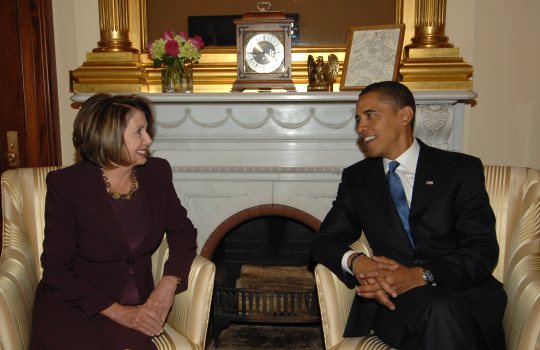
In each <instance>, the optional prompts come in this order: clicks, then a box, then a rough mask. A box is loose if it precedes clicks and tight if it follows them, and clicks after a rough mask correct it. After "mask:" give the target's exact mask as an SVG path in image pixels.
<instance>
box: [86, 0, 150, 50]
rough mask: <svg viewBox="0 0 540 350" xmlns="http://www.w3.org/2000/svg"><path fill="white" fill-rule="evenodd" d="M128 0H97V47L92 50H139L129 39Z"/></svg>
mask: <svg viewBox="0 0 540 350" xmlns="http://www.w3.org/2000/svg"><path fill="white" fill-rule="evenodd" d="M129 24H130V23H129V4H128V0H99V34H100V41H99V42H98V47H97V48H95V49H94V50H93V52H133V53H138V52H139V50H137V49H136V48H134V47H133V46H132V43H131V40H130V39H129Z"/></svg>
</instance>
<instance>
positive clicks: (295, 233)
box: [212, 216, 320, 347]
mask: <svg viewBox="0 0 540 350" xmlns="http://www.w3.org/2000/svg"><path fill="white" fill-rule="evenodd" d="M313 234H314V231H313V230H312V229H311V228H310V227H308V226H306V225H304V224H302V223H300V222H298V221H295V220H292V219H289V218H284V217H279V216H264V217H259V218H254V219H250V220H248V221H246V222H244V223H242V224H240V225H238V226H237V227H235V228H233V229H232V230H231V231H230V232H229V233H228V234H227V235H226V236H225V237H224V238H223V239H222V240H221V242H220V243H219V245H218V247H217V249H216V251H215V254H214V258H213V260H214V262H215V263H216V267H217V270H216V285H215V289H214V299H213V308H212V337H213V340H214V345H215V346H216V347H217V346H219V337H220V334H221V332H222V330H223V329H225V328H226V327H228V326H229V324H230V323H231V322H235V323H245V324H253V323H258V324H260V323H265V324H288V323H290V324H292V323H295V324H296V323H305V324H307V323H318V322H320V314H319V307H318V300H317V292H316V287H315V281H314V277H313V262H312V260H311V257H310V253H309V246H310V241H311V238H312V237H313Z"/></svg>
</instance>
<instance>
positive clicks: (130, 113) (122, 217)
mask: <svg viewBox="0 0 540 350" xmlns="http://www.w3.org/2000/svg"><path fill="white" fill-rule="evenodd" d="M153 121H154V116H153V108H152V106H151V104H150V102H149V101H148V100H146V99H145V98H142V97H139V96H135V95H115V96H112V95H108V94H96V95H94V96H92V97H91V98H89V99H88V100H87V101H86V102H85V103H84V104H83V106H82V107H81V109H80V111H79V113H78V114H77V117H76V119H75V123H74V131H73V144H74V145H75V148H76V149H77V151H78V152H79V154H80V156H81V158H82V160H81V161H80V162H78V163H77V164H75V165H72V166H69V167H66V168H63V169H61V170H57V171H53V172H51V173H49V174H48V176H47V198H46V206H45V240H44V242H43V254H42V256H41V262H42V266H43V278H42V280H41V282H40V283H39V286H38V288H37V291H36V299H35V303H34V311H33V330H32V339H31V347H32V349H33V350H40V349H55V350H58V349H92V350H96V349H111V350H112V349H114V350H117V349H127V348H129V349H132V350H134V349H155V345H154V344H153V343H152V341H151V339H152V337H154V336H158V335H160V334H161V333H162V332H163V325H164V323H165V319H166V317H167V314H168V312H169V310H170V308H171V306H172V303H173V299H174V295H175V293H179V292H181V291H183V290H185V289H186V288H187V280H188V275H189V271H190V268H191V264H192V262H193V259H194V258H195V254H196V230H195V228H194V227H193V224H192V223H191V221H190V220H189V219H188V217H187V214H186V210H185V209H184V207H183V206H182V205H181V203H180V200H179V199H178V196H177V194H176V191H175V189H174V186H173V182H172V171H171V167H170V165H169V163H168V162H167V161H166V160H163V159H159V158H153V157H150V152H149V147H150V145H151V144H152V138H151V136H150V131H151V128H152V124H153ZM165 233H166V235H167V241H168V244H169V249H170V251H169V258H168V260H167V262H166V263H165V267H164V274H163V276H162V277H161V280H160V281H159V283H158V284H157V285H155V286H154V282H153V281H154V279H153V276H152V265H151V255H152V253H153V252H154V251H155V250H156V249H157V248H158V246H159V245H160V243H161V241H162V240H163V236H164V234H165Z"/></svg>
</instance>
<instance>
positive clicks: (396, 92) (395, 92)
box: [358, 81, 416, 122]
mask: <svg viewBox="0 0 540 350" xmlns="http://www.w3.org/2000/svg"><path fill="white" fill-rule="evenodd" d="M371 92H376V93H377V94H379V98H380V99H381V100H382V101H384V102H385V103H387V104H388V105H390V106H392V107H394V108H395V109H396V110H399V109H401V108H403V107H411V108H412V110H413V122H414V116H415V115H416V102H415V100H414V96H413V94H412V92H411V90H409V88H408V87H406V86H405V85H403V84H401V83H399V82H397V81H381V82H377V83H373V84H370V85H368V86H366V87H365V88H364V89H363V90H362V92H360V95H358V97H359V98H360V97H362V95H365V94H369V93H371Z"/></svg>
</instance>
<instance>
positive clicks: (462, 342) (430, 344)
mask: <svg viewBox="0 0 540 350" xmlns="http://www.w3.org/2000/svg"><path fill="white" fill-rule="evenodd" d="M393 302H394V304H395V305H396V309H395V310H394V311H391V310H388V309H387V308H385V307H379V310H378V311H377V314H376V316H375V320H374V323H373V330H374V331H375V334H377V336H378V337H379V338H380V339H381V340H383V341H384V342H385V343H387V344H388V345H390V346H392V347H394V348H397V349H399V350H408V349H411V350H413V349H414V350H419V349H425V350H431V349H436V350H469V349H470V350H477V349H487V345H486V344H485V341H484V340H483V335H482V334H481V332H480V330H479V328H478V326H477V325H476V322H475V321H474V320H473V319H472V318H471V317H470V315H469V311H468V309H467V306H466V304H465V303H464V302H463V301H462V300H461V298H459V297H458V295H456V294H454V293H453V292H450V291H447V290H444V289H442V288H437V287H434V286H423V287H418V288H414V289H411V290H410V291H408V292H406V293H403V294H401V295H400V296H398V297H397V298H396V299H393Z"/></svg>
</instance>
